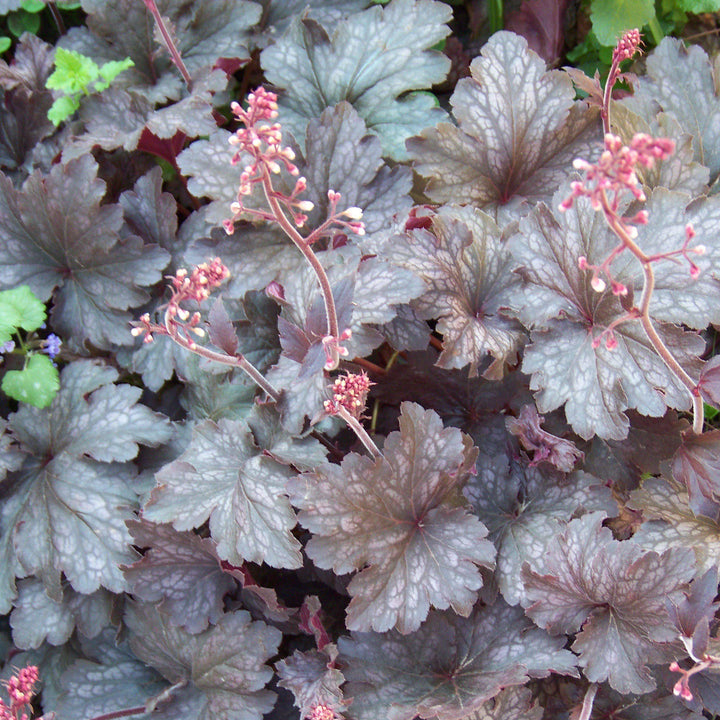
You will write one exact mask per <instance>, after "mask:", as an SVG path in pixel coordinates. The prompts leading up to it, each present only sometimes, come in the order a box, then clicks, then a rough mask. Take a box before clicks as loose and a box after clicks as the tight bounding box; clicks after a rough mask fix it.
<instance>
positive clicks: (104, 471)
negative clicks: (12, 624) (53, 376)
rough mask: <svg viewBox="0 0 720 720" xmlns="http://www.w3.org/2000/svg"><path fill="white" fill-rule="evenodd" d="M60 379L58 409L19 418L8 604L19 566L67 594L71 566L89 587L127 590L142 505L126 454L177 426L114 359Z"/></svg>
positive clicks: (1, 566)
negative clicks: (121, 374) (122, 381)
mask: <svg viewBox="0 0 720 720" xmlns="http://www.w3.org/2000/svg"><path fill="white" fill-rule="evenodd" d="M60 378H61V390H60V392H59V393H58V395H57V397H56V398H55V400H54V401H53V404H52V405H51V406H50V408H49V410H38V409H37V408H33V407H30V406H29V405H23V406H22V407H21V409H20V410H19V411H18V412H16V413H14V414H13V415H11V417H10V420H9V428H10V431H11V433H12V435H13V436H14V438H15V439H16V440H17V441H18V443H19V445H20V447H21V448H22V449H23V450H24V451H25V453H26V457H25V461H24V463H23V466H22V467H21V468H20V469H18V470H17V472H16V474H15V475H14V477H13V485H12V492H10V493H9V494H8V496H7V497H6V498H5V499H4V504H3V506H2V508H0V531H1V533H0V554H1V555H2V563H0V607H2V608H4V609H5V610H7V608H8V607H9V604H10V603H11V602H12V599H13V597H14V595H15V576H16V575H17V576H18V577H24V576H26V575H36V576H37V577H38V578H40V579H41V580H42V582H43V584H44V586H45V591H46V592H47V593H48V595H49V596H50V597H51V598H52V599H54V600H55V601H58V602H59V601H60V600H61V598H62V582H61V576H62V574H63V573H64V575H65V577H66V578H67V580H68V581H69V582H70V584H71V585H72V587H73V588H74V589H75V590H77V591H78V592H81V593H92V592H95V591H96V590H97V589H98V588H99V587H101V586H102V587H106V588H108V589H109V590H112V591H113V592H122V591H123V590H124V589H125V587H126V585H125V580H124V578H123V577H122V573H121V572H120V569H119V567H118V566H119V565H120V564H121V563H124V562H132V561H133V560H134V559H135V558H136V553H135V551H134V550H133V549H132V547H131V542H132V541H131V538H130V535H129V533H128V531H127V528H126V527H125V520H128V519H130V518H131V517H132V515H133V510H134V509H135V508H136V507H137V499H136V495H135V492H134V490H133V487H132V480H133V478H134V477H135V474H136V470H135V469H134V468H133V467H132V466H131V465H130V464H129V463H127V462H126V461H128V460H131V459H132V458H134V457H135V455H136V454H137V452H138V443H142V444H145V445H159V444H161V443H163V442H165V441H166V440H168V439H169V437H170V433H171V431H170V423H169V422H168V421H167V419H165V418H162V417H161V416H159V415H157V414H155V413H153V412H151V411H150V410H149V409H148V408H146V407H144V406H143V405H139V404H137V401H138V400H139V398H140V394H141V390H140V388H136V387H131V386H130V385H113V384H112V383H113V381H114V380H115V379H116V378H117V372H116V371H115V370H114V369H112V368H110V367H108V366H104V365H101V364H99V363H95V362H91V361H78V362H75V363H73V364H71V365H69V366H67V367H66V368H65V369H64V370H63V372H62V373H61V376H60Z"/></svg>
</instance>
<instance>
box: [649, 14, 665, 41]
mask: <svg viewBox="0 0 720 720" xmlns="http://www.w3.org/2000/svg"><path fill="white" fill-rule="evenodd" d="M648 27H649V28H650V34H651V35H652V36H653V41H654V42H655V44H656V45H659V44H660V43H661V42H662V39H663V38H664V37H665V33H664V32H663V29H662V28H661V27H660V23H659V22H658V19H657V15H653V16H652V18H651V19H650V22H649V23H648Z"/></svg>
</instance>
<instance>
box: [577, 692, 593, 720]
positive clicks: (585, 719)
mask: <svg viewBox="0 0 720 720" xmlns="http://www.w3.org/2000/svg"><path fill="white" fill-rule="evenodd" d="M597 691H598V686H597V683H592V684H591V685H590V686H589V687H588V689H587V690H586V691H585V697H584V698H583V701H582V708H580V714H579V715H578V718H577V720H590V715H591V714H592V711H593V705H594V703H595V695H597Z"/></svg>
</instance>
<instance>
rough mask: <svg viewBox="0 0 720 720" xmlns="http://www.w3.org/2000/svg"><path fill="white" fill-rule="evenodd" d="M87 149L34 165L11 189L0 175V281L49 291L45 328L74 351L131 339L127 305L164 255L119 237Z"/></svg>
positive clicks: (42, 294)
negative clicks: (46, 165)
mask: <svg viewBox="0 0 720 720" xmlns="http://www.w3.org/2000/svg"><path fill="white" fill-rule="evenodd" d="M97 171H98V166H97V163H96V162H95V160H94V159H93V157H92V156H91V155H85V156H83V157H81V158H79V159H77V160H72V161H70V162H68V163H66V164H64V165H55V166H53V168H52V169H51V171H50V173H49V175H45V176H43V175H42V174H41V173H40V172H39V171H36V172H34V173H33V174H32V175H31V176H30V177H29V178H28V180H27V181H26V182H25V184H24V185H23V188H22V190H19V191H18V190H15V189H14V188H13V187H12V184H11V183H10V180H9V179H7V178H5V177H4V176H2V175H0V286H2V287H5V288H7V287H15V286H16V285H20V284H23V283H24V284H27V285H29V286H30V288H31V290H32V291H33V292H34V293H35V294H36V295H37V296H38V297H39V298H40V299H41V300H43V301H45V300H48V299H49V298H50V297H51V295H53V291H55V293H54V307H53V310H52V315H51V317H52V325H53V329H54V330H55V331H56V332H57V334H58V335H60V336H61V337H62V338H63V339H64V341H65V343H66V344H67V345H68V346H69V347H70V348H71V349H72V350H75V351H80V352H85V351H86V350H85V344H86V343H87V342H90V343H92V344H93V345H94V346H95V347H98V348H104V349H109V348H112V347H113V345H129V344H131V343H132V336H131V335H130V332H129V328H128V322H129V321H130V318H131V315H130V313H129V312H128V308H131V307H138V306H139V305H142V304H143V303H145V302H146V301H147V300H148V299H149V295H148V293H147V291H146V290H145V288H147V287H148V286H150V285H154V284H155V283H156V282H158V281H159V280H160V278H161V274H162V270H163V268H164V267H165V266H166V265H167V263H168V260H169V255H168V253H167V252H166V251H165V250H163V249H162V248H159V247H156V246H151V245H147V246H146V245H144V244H143V242H142V240H141V238H139V237H136V236H134V235H129V236H127V237H125V238H121V236H120V231H121V228H122V223H123V212H122V208H121V207H120V206H119V205H114V204H104V205H101V202H102V200H103V196H104V195H105V183H104V182H103V181H102V180H101V179H100V178H98V177H97Z"/></svg>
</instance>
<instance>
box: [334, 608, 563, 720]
mask: <svg viewBox="0 0 720 720" xmlns="http://www.w3.org/2000/svg"><path fill="white" fill-rule="evenodd" d="M338 645H339V649H340V660H341V661H342V663H343V667H344V674H345V677H346V678H347V679H348V684H347V685H346V686H345V693H346V695H347V696H349V697H352V698H353V703H352V706H351V708H352V717H353V718H356V720H377V719H378V718H389V719H391V720H412V719H413V718H414V717H415V716H416V715H420V716H421V717H423V718H437V720H465V719H466V718H469V717H473V715H472V713H473V712H474V711H476V710H478V709H479V708H480V707H481V706H482V705H483V703H485V702H486V701H488V700H489V699H490V698H493V697H495V696H496V695H498V693H499V692H500V691H501V689H502V688H505V687H508V686H512V685H524V684H525V683H526V682H527V681H528V679H529V678H534V677H535V678H540V677H546V676H547V675H549V674H550V673H551V672H555V673H560V674H565V675H576V674H577V671H576V669H575V658H574V657H573V655H572V653H570V652H569V651H567V650H563V649H562V647H563V645H564V638H552V637H550V636H549V635H548V634H547V633H545V632H543V631H542V630H540V629H539V628H537V627H534V626H533V625H532V623H531V622H530V621H529V620H528V619H527V618H526V617H525V615H524V614H523V612H522V610H521V609H520V608H511V607H509V606H508V605H506V604H505V603H504V602H502V600H498V601H497V602H495V604H494V605H491V606H489V607H486V606H477V607H476V608H475V609H474V611H473V612H472V613H471V614H470V615H469V616H468V617H466V618H463V617H459V616H458V615H456V614H454V613H451V612H444V613H441V612H437V611H432V612H431V613H430V616H429V617H428V619H427V620H426V621H425V622H424V623H423V625H422V626H421V627H420V629H419V630H417V631H416V632H414V633H412V634H411V635H401V634H400V633H398V632H397V631H394V630H393V631H391V632H389V633H385V634H382V635H380V634H377V633H353V636H352V638H347V637H342V638H340V641H339V643H338ZM480 717H483V716H482V715H480ZM490 717H491V718H492V717H494V716H493V715H490ZM500 717H501V718H502V717H503V716H500ZM503 720H504V718H503ZM513 720H516V718H514V719H513Z"/></svg>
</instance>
